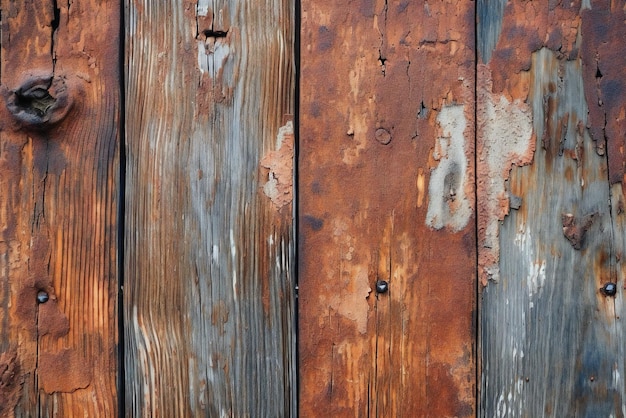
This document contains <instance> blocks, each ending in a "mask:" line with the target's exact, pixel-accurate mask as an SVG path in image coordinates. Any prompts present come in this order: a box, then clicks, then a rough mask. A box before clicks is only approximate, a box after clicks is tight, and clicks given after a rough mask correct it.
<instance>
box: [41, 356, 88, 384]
mask: <svg viewBox="0 0 626 418" xmlns="http://www.w3.org/2000/svg"><path fill="white" fill-rule="evenodd" d="M91 366H92V365H91V364H89V362H88V361H87V359H86V358H84V357H83V356H81V355H80V354H79V353H78V352H77V351H76V350H72V349H69V348H67V349H64V350H61V351H59V352H58V353H41V355H40V357H39V379H40V382H41V387H43V390H44V391H45V392H46V393H48V394H52V393H54V392H66V393H67V392H74V391H76V390H78V389H84V388H86V387H87V386H89V385H90V384H91V379H92V374H91V373H92V372H91Z"/></svg>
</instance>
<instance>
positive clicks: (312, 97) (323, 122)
mask: <svg viewBox="0 0 626 418" xmlns="http://www.w3.org/2000/svg"><path fill="white" fill-rule="evenodd" d="M301 33H302V42H301V50H302V56H301V80H302V82H301V100H300V103H301V115H300V121H301V126H300V148H299V150H300V151H299V180H300V181H299V215H298V216H299V225H300V228H299V237H300V238H299V240H300V241H299V248H300V251H299V274H300V279H299V286H300V298H299V309H300V315H299V324H300V328H299V329H300V341H299V347H300V359H301V362H300V367H301V368H300V376H301V386H300V387H301V391H300V402H301V403H300V411H301V414H302V416H307V417H308V416H332V417H336V416H337V417H338V416H358V417H363V416H407V417H409V416H411V417H414V416H441V417H443V416H472V415H473V414H474V409H475V401H474V398H475V381H474V371H475V364H474V335H475V334H474V333H475V329H474V322H473V310H474V302H475V294H476V288H475V286H476V282H475V266H476V246H475V245H476V241H475V233H474V230H475V219H474V216H473V211H474V74H475V72H474V68H475V62H474V55H475V53H474V51H475V49H474V6H473V4H472V3H471V2H464V1H446V2H407V1H393V2H392V1H384V0H380V1H360V2H356V3H355V2H348V1H339V2H336V1H333V2H328V1H323V2H320V1H304V2H302V32H301ZM377 280H384V281H386V282H387V283H388V286H389V288H388V291H387V292H385V293H377V292H376V290H375V288H376V283H377Z"/></svg>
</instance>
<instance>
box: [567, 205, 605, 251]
mask: <svg viewBox="0 0 626 418" xmlns="http://www.w3.org/2000/svg"><path fill="white" fill-rule="evenodd" d="M597 216H598V213H592V214H589V215H585V216H583V217H582V218H576V217H575V216H574V215H573V214H571V213H563V214H562V215H561V222H562V223H563V235H565V238H567V240H568V241H569V242H570V244H572V247H574V249H575V250H580V249H581V248H582V247H583V245H584V243H585V234H586V233H587V231H588V230H589V228H590V227H591V224H592V223H593V220H594V218H596V217H597Z"/></svg>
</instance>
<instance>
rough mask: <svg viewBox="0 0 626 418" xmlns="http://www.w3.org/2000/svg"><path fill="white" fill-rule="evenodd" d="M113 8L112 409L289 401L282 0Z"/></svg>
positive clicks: (256, 406) (289, 92) (149, 411)
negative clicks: (117, 145) (117, 192)
mask: <svg viewBox="0 0 626 418" xmlns="http://www.w3.org/2000/svg"><path fill="white" fill-rule="evenodd" d="M125 11H126V19H127V20H126V36H127V40H126V42H127V43H126V46H127V56H126V67H127V69H128V72H127V77H126V90H127V94H126V103H127V109H126V127H127V129H126V140H127V163H126V173H127V178H126V214H127V216H126V231H127V234H126V240H125V244H126V245H125V248H126V252H125V286H124V291H125V295H124V309H125V318H126V330H125V331H126V332H125V342H126V353H127V355H126V359H125V365H126V399H127V410H126V413H127V415H128V416H146V417H149V416H150V417H151V416H154V417H157V416H162V417H171V416H203V417H204V416H215V417H218V416H294V415H295V408H296V404H295V396H296V391H295V384H296V381H295V330H294V324H295V318H294V290H293V287H294V282H293V256H294V244H293V228H292V201H291V200H292V199H291V198H289V196H290V193H291V195H292V192H291V190H290V186H289V184H290V182H291V176H292V175H291V173H292V171H293V168H292V167H293V165H292V164H293V162H292V160H293V127H292V123H291V122H290V116H289V115H291V114H293V104H294V97H293V94H294V71H293V67H294V64H293V3H292V2H290V1H283V0H267V1H265V2H251V1H243V2H239V1H211V2H209V1H203V0H199V1H198V2H195V1H183V2H181V1H178V0H176V1H158V2H154V1H148V0H145V1H127V2H126V6H125ZM289 148H291V151H290V150H289ZM285 173H289V174H288V175H287V174H285Z"/></svg>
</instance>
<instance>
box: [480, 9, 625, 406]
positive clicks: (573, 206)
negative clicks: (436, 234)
mask: <svg viewBox="0 0 626 418" xmlns="http://www.w3.org/2000/svg"><path fill="white" fill-rule="evenodd" d="M487 3H490V2H486V1H483V2H479V3H478V7H479V12H478V16H479V17H480V18H481V19H482V20H480V21H479V34H480V36H479V39H480V42H479V45H480V47H481V49H480V51H479V54H480V57H481V63H480V64H479V71H478V88H477V90H478V118H477V119H478V123H477V126H478V138H477V141H478V150H477V153H478V158H479V164H478V167H477V173H478V178H479V182H478V211H479V212H478V213H479V270H480V274H481V281H482V282H483V284H484V285H486V286H487V287H486V288H485V289H484V290H483V293H482V296H483V297H482V308H481V328H482V397H481V398H482V407H481V414H482V415H484V416H524V417H526V416H532V417H535V416H593V417H595V416H624V413H625V410H624V383H623V379H622V378H621V376H622V375H623V372H624V361H623V356H624V348H623V339H622V334H623V331H622V326H620V322H621V320H620V317H619V312H620V311H621V310H622V308H621V306H622V304H623V299H622V290H621V287H623V283H624V282H623V277H621V269H619V265H620V264H619V260H620V259H621V252H622V250H621V248H623V244H622V243H621V242H622V241H623V236H624V232H625V231H624V229H623V225H622V222H623V221H622V220H621V219H622V218H623V215H622V214H621V209H620V205H621V203H618V201H619V202H621V201H622V193H621V190H620V191H619V192H616V190H618V189H619V186H621V185H619V184H616V185H615V186H614V193H611V188H610V185H611V184H613V183H616V182H621V179H622V176H623V156H622V155H621V152H622V151H621V150H619V148H620V147H622V149H623V145H622V144H623V141H624V136H623V135H621V134H620V132H621V131H622V130H623V129H624V127H623V123H622V122H623V118H624V116H623V115H624V100H623V99H622V98H621V97H620V98H618V96H617V95H618V94H619V93H618V92H619V91H621V89H623V87H620V88H616V87H618V86H623V82H624V75H623V65H622V64H623V61H624V58H623V56H624V54H623V51H622V58H621V59H617V60H616V59H614V58H610V57H613V53H612V52H609V51H610V50H611V49H612V47H611V46H610V45H615V46H616V47H617V46H618V45H621V41H618V38H619V37H620V36H619V35H617V32H619V31H623V22H624V10H623V6H617V3H619V2H611V3H609V2H601V1H597V2H589V1H582V2H581V1H573V2H567V3H560V2H559V3H557V2H543V3H537V2H532V3H530V2H525V1H510V2H508V3H506V2H502V3H506V6H504V7H503V8H492V7H491V4H487ZM500 9H501V10H500ZM492 10H493V11H494V12H498V13H500V14H499V15H498V16H496V15H495V14H492ZM499 10H500V11H499ZM609 22H614V23H613V25H614V26H613V27H614V29H616V30H615V31H613V32H612V31H611V29H609V28H608V25H609ZM615 22H619V24H618V23H615ZM617 28H619V29H617ZM609 33H613V35H608V34H609ZM607 37H608V38H611V39H610V42H608V43H609V45H604V43H605V42H607V41H608V39H604V38H607ZM618 49H619V47H618ZM622 49H623V48H622ZM601 51H602V52H601ZM601 56H602V58H600V57H601ZM600 68H601V70H600ZM604 73H606V74H607V75H608V78H607V80H604V78H603V74H604ZM609 80H611V81H609ZM605 83H612V86H611V87H610V88H609V87H608V85H607V84H605ZM602 101H604V102H605V104H604V105H603V104H602ZM616 170H617V171H618V173H617V174H615V171H616ZM615 187H618V189H615ZM611 205H612V206H613V214H612V213H611ZM507 215H508V216H507ZM618 271H620V274H619V275H618ZM618 276H619V277H618ZM618 279H619V282H620V286H618V287H619V288H620V289H619V291H618V292H617V297H615V298H614V297H613V296H611V295H608V294H606V293H604V292H602V290H601V289H602V288H603V286H604V284H605V283H610V282H612V283H615V282H616V281H617V280H618ZM489 280H491V281H492V282H491V283H488V282H489Z"/></svg>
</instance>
